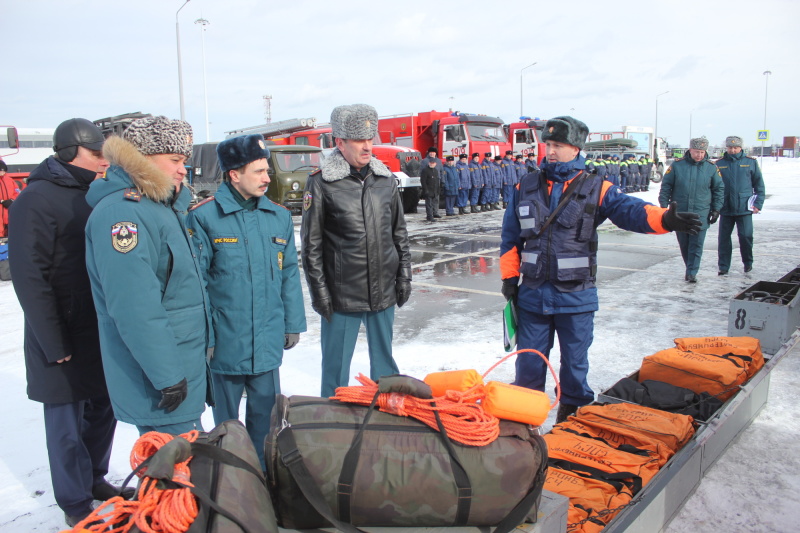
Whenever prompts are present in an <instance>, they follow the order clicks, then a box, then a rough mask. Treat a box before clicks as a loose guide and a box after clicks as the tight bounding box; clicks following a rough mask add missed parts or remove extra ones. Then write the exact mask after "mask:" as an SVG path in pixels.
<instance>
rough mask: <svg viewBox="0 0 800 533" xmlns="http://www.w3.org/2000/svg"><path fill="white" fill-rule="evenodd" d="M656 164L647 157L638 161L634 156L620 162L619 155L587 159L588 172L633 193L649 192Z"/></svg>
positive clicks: (629, 155) (630, 155) (626, 157)
mask: <svg viewBox="0 0 800 533" xmlns="http://www.w3.org/2000/svg"><path fill="white" fill-rule="evenodd" d="M654 163H655V162H654V161H653V160H652V159H650V157H648V156H647V155H643V156H641V157H639V159H638V160H637V159H636V156H635V155H634V154H628V155H626V156H625V158H624V159H623V160H622V161H620V159H619V156H618V155H612V154H606V155H605V156H602V155H597V156H596V157H595V158H594V159H588V158H587V159H586V170H587V171H588V172H589V173H591V174H597V175H598V176H599V177H601V178H603V179H606V180H608V181H610V182H611V183H613V184H614V185H617V186H619V187H620V188H621V189H622V190H623V191H624V192H627V193H631V192H640V191H647V190H649V186H650V178H651V177H652V172H653V165H654Z"/></svg>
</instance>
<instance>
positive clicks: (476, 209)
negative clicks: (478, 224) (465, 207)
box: [469, 205, 478, 213]
mask: <svg viewBox="0 0 800 533" xmlns="http://www.w3.org/2000/svg"><path fill="white" fill-rule="evenodd" d="M469 212H470V213H477V212H478V206H476V205H471V206H470V207H469Z"/></svg>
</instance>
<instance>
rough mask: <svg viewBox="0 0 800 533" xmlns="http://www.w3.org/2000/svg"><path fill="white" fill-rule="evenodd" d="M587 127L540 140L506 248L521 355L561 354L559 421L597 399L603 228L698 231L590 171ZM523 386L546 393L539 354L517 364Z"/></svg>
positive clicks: (555, 123)
mask: <svg viewBox="0 0 800 533" xmlns="http://www.w3.org/2000/svg"><path fill="white" fill-rule="evenodd" d="M588 134H589V129H588V127H587V126H586V124H584V123H583V122H581V121H579V120H576V119H574V118H572V117H568V116H564V117H556V118H553V119H550V120H548V121H547V123H546V125H545V129H544V132H543V135H542V139H543V140H544V141H545V142H546V145H547V162H546V163H543V164H542V167H541V169H540V170H539V171H538V172H533V173H530V174H526V175H525V176H524V177H523V179H522V181H521V182H520V184H519V186H518V188H517V189H516V190H515V194H514V198H513V200H512V203H511V205H509V207H508V209H507V210H506V212H505V215H504V217H503V229H502V232H501V245H500V271H501V277H502V280H503V287H502V294H503V296H505V298H506V299H507V300H512V301H513V302H514V303H515V304H516V308H517V315H518V321H517V323H518V330H517V341H518V342H517V348H518V349H524V348H533V349H536V350H539V351H540V352H542V353H543V354H544V355H545V356H549V354H550V350H551V349H552V347H553V343H554V340H555V336H556V335H558V341H559V346H560V348H561V370H560V382H561V402H562V403H561V405H560V406H559V408H558V413H557V416H556V421H557V422H561V421H563V420H565V419H566V418H567V417H568V416H569V415H571V414H573V413H574V412H575V411H576V409H577V408H578V407H579V406H581V405H586V404H589V403H591V402H592V401H593V400H594V393H593V392H592V389H591V388H590V387H589V384H588V381H587V375H588V372H589V347H590V346H591V344H592V339H593V331H594V313H595V311H597V309H598V306H599V302H598V297H597V287H596V285H595V284H596V279H597V278H596V274H597V247H598V246H597V243H598V235H597V226H599V225H600V224H601V223H602V222H603V221H605V220H606V219H610V220H611V221H612V222H613V223H614V224H616V225H618V226H619V227H621V228H622V229H626V230H629V231H635V232H638V233H656V234H662V233H667V232H668V231H687V232H690V233H693V232H697V231H698V229H699V225H700V221H699V219H698V217H697V215H695V214H693V213H678V212H677V209H676V206H675V204H672V205H671V206H670V207H669V209H662V208H660V207H656V206H654V205H652V204H649V203H647V202H645V201H643V200H641V199H639V198H635V197H632V196H628V195H625V194H623V193H622V191H620V189H619V188H618V187H615V186H613V185H612V184H611V183H610V182H608V181H604V180H602V179H600V178H598V177H597V176H596V175H593V174H589V173H587V172H586V170H585V169H586V161H585V159H584V158H583V157H582V156H581V155H580V151H581V150H582V149H583V146H584V143H585V142H586V137H587V135H588ZM516 370H517V375H516V379H515V384H516V385H519V386H522V387H527V388H530V389H536V390H541V391H543V390H544V387H545V380H546V377H547V370H546V366H545V363H544V361H542V360H541V359H540V358H539V357H538V356H531V355H530V354H524V355H521V356H518V357H517V362H516Z"/></svg>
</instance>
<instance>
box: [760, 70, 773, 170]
mask: <svg viewBox="0 0 800 533" xmlns="http://www.w3.org/2000/svg"><path fill="white" fill-rule="evenodd" d="M770 74H772V72H771V71H769V70H765V71H764V76H765V77H766V81H765V83H764V130H765V131H766V129H767V91H768V90H769V76H770ZM764 142H765V141H761V162H760V165H761V166H762V167H763V166H764Z"/></svg>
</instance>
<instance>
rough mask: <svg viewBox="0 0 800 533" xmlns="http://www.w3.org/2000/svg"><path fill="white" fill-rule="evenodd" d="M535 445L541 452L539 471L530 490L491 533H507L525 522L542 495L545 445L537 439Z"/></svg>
mask: <svg viewBox="0 0 800 533" xmlns="http://www.w3.org/2000/svg"><path fill="white" fill-rule="evenodd" d="M536 443H537V444H538V445H539V451H540V452H541V459H542V461H541V463H540V464H539V471H538V472H536V477H535V478H534V480H533V484H532V485H531V490H529V491H528V494H526V495H525V497H524V498H522V499H521V500H520V501H519V503H518V504H517V505H515V506H514V508H513V509H511V511H510V512H509V513H508V515H506V517H505V518H503V519H502V520H501V521H500V523H498V524H497V527H495V529H494V531H493V532H492V533H509V531H511V530H513V529H515V528H516V527H517V526H518V525H520V524H521V523H522V522H524V521H525V517H527V516H528V513H530V510H531V507H533V506H534V504H536V500H537V499H538V498H539V496H540V495H541V494H542V488H544V482H545V479H546V478H547V443H546V442H545V441H544V439H543V438H541V437H538V438H537V439H536Z"/></svg>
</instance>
